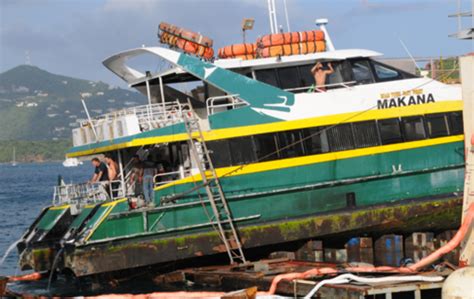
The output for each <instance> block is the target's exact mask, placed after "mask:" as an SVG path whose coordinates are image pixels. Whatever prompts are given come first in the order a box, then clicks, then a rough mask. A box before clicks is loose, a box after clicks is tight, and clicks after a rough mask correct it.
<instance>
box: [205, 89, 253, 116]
mask: <svg viewBox="0 0 474 299" xmlns="http://www.w3.org/2000/svg"><path fill="white" fill-rule="evenodd" d="M247 105H248V104H247V103H246V102H244V101H243V100H241V99H240V98H239V95H238V94H231V95H223V96H216V97H210V98H208V99H207V100H206V108H207V115H212V114H215V113H217V112H222V111H224V110H227V109H228V108H232V109H235V108H238V107H243V106H247Z"/></svg>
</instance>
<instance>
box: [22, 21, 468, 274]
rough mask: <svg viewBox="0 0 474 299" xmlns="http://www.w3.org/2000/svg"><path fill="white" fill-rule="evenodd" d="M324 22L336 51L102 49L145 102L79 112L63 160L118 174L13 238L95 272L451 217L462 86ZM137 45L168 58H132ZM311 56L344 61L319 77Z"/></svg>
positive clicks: (456, 206)
mask: <svg viewBox="0 0 474 299" xmlns="http://www.w3.org/2000/svg"><path fill="white" fill-rule="evenodd" d="M324 23H325V22H324V21H323V22H320V27H321V28H320V29H321V30H322V31H323V32H324V33H325V40H326V46H327V50H326V51H321V52H315V53H309V54H296V55H288V56H280V55H278V56H276V57H267V58H250V59H247V58H248V57H246V58H228V59H217V60H215V61H213V62H211V61H207V60H205V59H200V58H197V57H194V56H192V55H189V54H186V53H182V52H180V51H178V50H176V49H168V48H165V47H142V48H137V49H132V50H128V51H124V52H121V53H118V54H115V55H113V56H111V57H109V58H107V59H106V60H105V61H104V65H105V66H106V67H107V68H108V69H110V70H111V71H112V72H114V73H115V74H116V75H117V76H119V77H120V78H122V79H123V80H124V81H125V82H126V83H127V84H129V86H130V87H133V88H136V89H137V90H138V91H140V92H142V93H143V94H144V95H146V96H147V98H148V101H149V102H148V104H147V105H143V106H138V107H133V108H126V109H123V110H118V111H115V112H112V113H108V114H105V115H101V116H99V117H94V118H92V117H90V118H88V119H87V120H84V121H83V122H82V124H81V126H80V127H79V128H76V129H74V130H73V143H74V147H73V148H71V149H70V151H69V152H68V157H70V158H79V157H80V158H81V159H84V157H94V156H98V155H99V156H100V155H103V154H108V155H111V156H112V157H113V159H114V160H115V161H116V163H117V164H118V169H119V176H118V179H117V180H116V181H115V182H114V183H113V184H108V185H107V184H102V183H96V184H88V183H83V184H78V185H60V186H58V187H56V188H55V196H54V201H53V204H52V205H51V206H49V207H47V208H45V209H44V210H43V212H42V213H41V214H40V216H39V217H38V219H37V220H36V221H35V222H34V223H33V224H32V225H31V227H30V228H29V229H28V231H27V232H25V234H24V236H23V238H22V241H21V242H20V243H19V245H18V249H19V252H20V265H21V268H22V269H34V270H35V271H56V270H58V271H62V272H66V273H72V274H73V275H74V276H76V277H86V276H91V275H99V274H104V273H120V272H121V271H124V270H130V269H131V270H137V269H143V268H144V267H149V266H156V267H158V268H160V267H161V266H163V265H168V266H169V265H170V264H173V265H175V264H179V263H187V262H188V263H189V262H193V261H196V260H199V259H201V260H202V259H208V260H214V261H217V260H219V259H221V260H222V258H225V259H226V258H228V259H229V260H230V261H231V262H234V263H245V262H248V261H249V260H252V259H253V258H257V257H259V256H261V255H263V254H265V253H268V252H271V251H275V249H276V250H279V249H283V248H285V246H286V245H289V244H292V246H293V245H294V244H298V242H300V241H305V240H309V239H324V238H328V237H332V238H344V236H357V235H367V234H369V235H371V234H372V235H376V234H381V233H383V232H387V231H390V232H397V233H409V232H413V231H420V230H421V231H422V230H428V229H429V230H431V231H433V230H437V229H440V230H441V229H443V230H444V229H449V228H455V227H457V226H458V224H459V222H460V218H459V215H461V213H460V208H461V204H462V190H463V180H464V150H463V148H464V145H463V142H464V137H463V124H462V113H461V112H462V111H461V109H462V101H461V89H460V86H457V85H447V84H443V83H441V82H438V81H436V80H433V79H430V78H424V77H418V76H416V75H413V74H410V73H407V72H405V71H402V70H400V69H397V68H395V67H392V66H389V65H387V64H384V63H382V62H380V61H379V60H378V58H379V57H380V56H381V54H380V53H378V52H375V51H371V50H363V49H345V50H336V49H334V47H333V46H332V43H331V42H330V36H329V34H328V33H327V30H326V29H325V26H324ZM141 55H153V56H156V57H158V58H160V59H162V60H164V61H167V62H168V63H169V64H170V65H171V66H172V67H171V68H169V69H166V70H163V71H160V72H157V73H151V72H148V71H144V72H143V71H139V70H137V69H134V68H133V67H132V66H131V65H129V64H127V63H128V61H129V60H130V59H132V58H135V57H137V56H141ZM317 62H322V63H323V64H326V63H328V62H330V63H331V65H332V68H333V69H334V72H333V73H332V74H329V75H328V76H327V80H326V82H325V84H324V86H316V87H315V86H314V77H313V75H312V73H311V69H312V68H313V66H314V65H315V64H316V63H317ZM154 68H155V67H154V66H153V69H154ZM150 69H152V67H150ZM183 84H184V85H187V86H193V90H192V92H188V93H186V92H183V91H181V90H182V89H181V90H180V89H179V88H178V87H179V86H180V85H181V86H182V85H183ZM137 156H138V158H139V159H141V160H143V161H145V162H149V163H152V165H154V166H151V167H148V168H154V169H153V171H154V177H153V188H154V190H153V191H154V192H153V194H154V195H153V199H152V202H148V203H146V202H144V201H143V197H142V195H140V194H138V193H140V192H137V188H136V183H135V182H136V180H135V181H134V179H133V173H134V167H137V166H136V165H137V164H136V163H137ZM145 162H143V163H145ZM153 163H154V164H153ZM141 165H142V164H141ZM112 186H113V187H112Z"/></svg>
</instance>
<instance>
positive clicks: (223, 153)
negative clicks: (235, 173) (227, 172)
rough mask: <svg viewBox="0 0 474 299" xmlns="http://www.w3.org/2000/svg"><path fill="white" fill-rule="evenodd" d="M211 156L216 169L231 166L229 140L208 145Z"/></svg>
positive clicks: (211, 142) (212, 142)
mask: <svg viewBox="0 0 474 299" xmlns="http://www.w3.org/2000/svg"><path fill="white" fill-rule="evenodd" d="M207 148H208V149H209V154H210V157H211V160H212V164H213V165H214V167H226V166H229V165H231V158H230V148H229V141H228V140H216V141H210V142H208V143H207Z"/></svg>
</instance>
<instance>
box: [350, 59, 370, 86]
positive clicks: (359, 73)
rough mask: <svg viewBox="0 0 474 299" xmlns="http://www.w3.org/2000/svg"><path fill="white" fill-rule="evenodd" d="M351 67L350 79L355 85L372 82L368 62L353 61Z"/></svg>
mask: <svg viewBox="0 0 474 299" xmlns="http://www.w3.org/2000/svg"><path fill="white" fill-rule="evenodd" d="M351 65H352V79H353V81H356V82H357V84H370V83H373V82H374V78H373V77H372V71H371V70H370V65H369V61H368V60H354V61H351Z"/></svg>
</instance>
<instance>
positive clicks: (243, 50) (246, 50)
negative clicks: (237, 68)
mask: <svg viewBox="0 0 474 299" xmlns="http://www.w3.org/2000/svg"><path fill="white" fill-rule="evenodd" d="M256 51H257V45H256V44H252V43H246V44H234V45H229V46H225V47H222V48H219V50H218V52H217V53H218V55H219V57H220V58H237V56H246V55H250V56H254V55H255V53H256Z"/></svg>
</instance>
